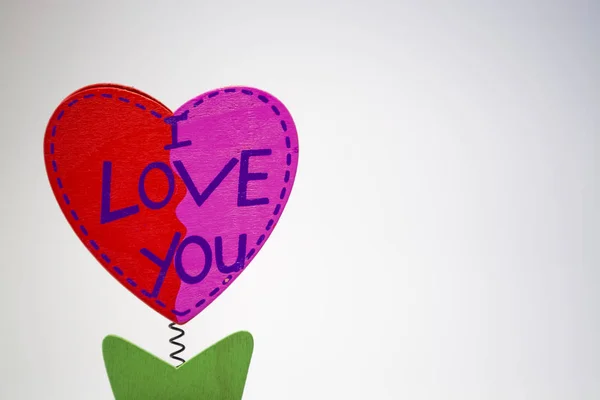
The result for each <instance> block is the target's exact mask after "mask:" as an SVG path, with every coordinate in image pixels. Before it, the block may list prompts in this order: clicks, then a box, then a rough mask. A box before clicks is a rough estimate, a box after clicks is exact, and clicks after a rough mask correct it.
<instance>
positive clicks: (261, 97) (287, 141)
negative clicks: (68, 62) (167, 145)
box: [50, 88, 292, 317]
mask: <svg viewBox="0 0 600 400" xmlns="http://www.w3.org/2000/svg"><path fill="white" fill-rule="evenodd" d="M223 92H224V93H235V92H236V89H234V88H227V89H225V90H223ZM219 93H220V92H219V91H215V92H212V93H210V94H208V98H214V97H216V96H217V95H218V94H219ZM240 93H243V94H245V95H248V96H252V95H253V94H254V93H253V92H252V91H250V90H248V89H242V90H241V91H240ZM101 96H102V97H105V98H112V97H113V96H112V95H111V94H108V93H104V94H102V95H101ZM92 97H94V94H91V93H90V94H87V95H85V96H83V98H84V99H89V98H92ZM257 98H258V99H259V100H260V101H262V102H263V103H265V104H266V103H268V102H269V99H268V98H267V97H265V96H264V95H258V96H257ZM118 100H119V101H121V102H123V103H129V102H130V101H129V99H127V98H124V97H119V98H118ZM77 102H78V100H77V99H75V100H73V101H71V102H70V103H69V104H68V106H69V107H71V106H73V105H75V104H76V103H77ZM203 102H204V100H203V99H199V100H198V101H196V102H195V103H194V104H193V106H194V107H197V106H199V105H200V104H202V103H203ZM135 106H136V107H137V108H139V109H141V110H146V107H145V106H143V105H142V104H139V103H136V104H135ZM271 110H272V111H273V113H275V115H277V116H279V115H280V114H281V113H280V111H279V109H278V108H277V107H276V106H274V105H273V106H271ZM64 112H65V110H62V111H61V112H60V113H59V114H58V116H57V118H56V119H57V120H58V121H60V119H61V118H62V116H63V115H64ZM150 114H151V115H153V116H154V117H156V118H159V119H162V115H161V114H159V113H158V112H156V111H153V110H151V111H150ZM280 124H281V128H282V129H283V131H284V132H287V124H286V122H285V121H284V120H280ZM55 136H56V125H55V126H53V127H52V137H55ZM285 145H286V147H287V148H288V149H289V148H290V147H291V143H290V137H289V136H286V137H285ZM50 146H51V147H50V149H51V151H50V153H51V154H54V143H51V144H50ZM291 157H292V155H291V154H289V153H288V154H287V155H286V164H287V165H288V166H289V165H291ZM52 168H53V169H54V172H57V170H58V166H57V164H56V161H55V160H52ZM289 178H290V171H289V170H288V171H285V177H284V182H285V183H286V184H287V183H288V181H289ZM56 181H57V183H58V187H59V188H60V189H63V185H62V181H61V180H60V178H59V177H57V178H56ZM285 193H286V187H285V186H284V187H283V188H282V189H281V193H280V195H279V198H280V199H282V200H283V198H284V197H285ZM63 198H64V199H65V202H66V203H67V205H69V204H70V201H69V198H68V197H67V195H66V194H63ZM280 210H281V204H277V205H276V206H275V210H274V211H273V215H277V214H279V211H280ZM71 215H72V216H73V218H74V219H75V220H79V217H78V216H77V213H76V212H75V210H71ZM274 223H275V221H274V220H273V219H271V220H269V222H268V223H267V226H266V227H265V230H266V231H269V230H270V229H271V228H272V227H273V224H274ZM79 229H81V232H83V234H84V235H85V236H88V231H87V229H86V228H85V226H83V225H80V226H79ZM265 238H266V236H265V235H264V234H262V235H261V236H260V237H259V238H258V240H257V241H256V245H257V246H260V244H261V243H263V242H264V240H265ZM89 243H90V245H91V246H92V247H93V248H94V249H95V250H96V251H98V250H99V249H100V246H98V244H97V243H96V242H95V241H94V240H90V241H89ZM255 253H256V249H254V248H252V249H250V251H249V252H248V254H247V256H246V259H248V260H250V258H251V257H252V256H253V255H254V254H255ZM101 257H102V258H103V259H104V260H105V261H106V262H107V263H110V258H109V257H108V256H107V255H106V254H104V253H102V254H101ZM112 269H113V270H114V271H115V272H116V273H117V274H118V275H121V276H123V271H122V270H121V268H119V267H117V266H116V265H115V266H113V267H112ZM231 279H232V276H231V275H228V276H227V278H225V279H224V280H223V282H222V284H223V285H226V284H228V283H229V282H230V280H231ZM126 282H127V283H128V284H130V285H131V286H133V287H137V283H136V282H135V281H134V280H133V279H131V278H127V279H126ZM219 290H220V288H219V287H216V288H214V289H213V290H212V291H211V292H210V293H209V296H211V297H213V296H214V295H215V294H217V293H218V292H219ZM144 292H146V293H147V291H145V290H142V293H144ZM155 302H156V304H158V305H159V306H160V307H163V308H164V307H166V304H165V303H163V302H162V301H160V300H159V299H155ZM204 303H206V299H201V300H200V301H198V302H197V303H196V308H198V307H201V306H202V305H203V304H204ZM170 311H171V312H172V313H173V314H175V315H177V316H180V317H183V316H185V315H187V314H188V313H190V311H191V309H187V310H184V311H178V310H175V309H173V310H170Z"/></svg>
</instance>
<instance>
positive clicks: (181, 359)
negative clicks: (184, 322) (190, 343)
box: [169, 322, 185, 365]
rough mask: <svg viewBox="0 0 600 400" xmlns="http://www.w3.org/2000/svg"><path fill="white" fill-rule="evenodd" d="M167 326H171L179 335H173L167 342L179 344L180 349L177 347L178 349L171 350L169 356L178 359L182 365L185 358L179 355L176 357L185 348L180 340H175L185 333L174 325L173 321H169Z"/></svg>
mask: <svg viewBox="0 0 600 400" xmlns="http://www.w3.org/2000/svg"><path fill="white" fill-rule="evenodd" d="M169 328H171V329H172V330H174V331H177V332H179V335H177V336H174V337H172V338H171V339H169V343H172V344H174V345H175V346H179V347H180V349H178V350H176V351H174V352H172V353H171V354H169V357H171V358H172V359H173V360H177V361H179V362H180V363H181V364H179V365H182V364H183V363H184V362H185V360H184V359H183V358H181V357H178V356H177V354H179V353H181V352H183V351H184V350H185V346H184V345H183V344H182V343H180V342H176V340H177V339H179V338H181V337H183V335H185V332H184V331H183V329H181V328H179V327H177V326H175V323H173V322H171V323H170V324H169Z"/></svg>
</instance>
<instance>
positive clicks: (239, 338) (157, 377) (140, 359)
mask: <svg viewBox="0 0 600 400" xmlns="http://www.w3.org/2000/svg"><path fill="white" fill-rule="evenodd" d="M253 348H254V341H253V339H252V335H251V334H250V333H248V332H238V333H234V334H233V335H231V336H228V337H226V338H225V339H223V340H221V341H220V342H218V343H216V344H214V345H213V346H211V347H209V348H208V349H206V350H204V351H203V352H202V353H200V354H198V355H197V356H195V357H194V358H192V359H190V360H189V361H187V362H185V363H184V364H183V365H181V366H179V367H173V366H172V365H170V364H168V363H166V362H164V361H163V360H161V359H159V358H157V357H156V356H154V355H152V354H150V353H148V352H147V351H145V350H143V349H140V348H139V347H137V346H135V345H134V344H132V343H129V342H127V341H126V340H124V339H121V338H119V337H117V336H107V337H106V338H105V339H104V341H103V343H102V352H103V354H104V364H105V366H106V371H107V373H108V379H109V380H110V385H111V387H112V390H113V394H114V395H115V399H116V400H138V399H139V400H151V399H157V400H170V399H173V400H187V399H193V400H240V399H241V398H242V394H243V392H244V385H245V383H246V376H247V375H248V368H249V367H250V359H251V358H252V351H253Z"/></svg>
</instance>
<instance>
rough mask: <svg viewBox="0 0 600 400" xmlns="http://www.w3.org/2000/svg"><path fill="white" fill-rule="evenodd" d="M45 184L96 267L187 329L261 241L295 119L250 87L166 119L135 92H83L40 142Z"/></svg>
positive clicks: (293, 151)
mask: <svg viewBox="0 0 600 400" xmlns="http://www.w3.org/2000/svg"><path fill="white" fill-rule="evenodd" d="M44 155H45V162H46V170H47V173H48V178H49V180H50V185H51V186H52V190H53V192H54V195H55V196H56V199H57V201H58V203H59V205H60V208H61V210H62V211H63V213H64V215H65V217H66V218H67V220H68V222H69V224H70V225H71V227H72V228H73V230H74V231H75V233H76V234H77V236H78V237H79V239H80V240H81V241H82V242H83V244H84V245H85V246H86V247H87V248H88V250H89V251H90V252H91V253H92V254H93V255H94V256H95V257H96V259H97V260H98V261H99V262H100V263H101V265H102V266H103V267H104V268H105V269H106V270H107V271H108V272H109V273H110V274H111V275H112V276H113V277H114V278H115V279H117V280H118V281H119V282H120V283H121V284H122V285H123V286H124V287H126V288H127V289H128V290H129V291H131V292H132V293H133V294H134V295H135V296H137V297H138V298H139V299H141V300H142V301H143V302H144V303H146V304H147V305H148V306H150V307H151V308H153V309H154V310H156V311H157V312H159V313H160V314H162V315H163V316H165V317H166V318H168V319H169V320H171V321H173V322H176V323H179V324H185V323H186V322H188V321H190V320H191V319H192V318H194V317H195V316H196V315H198V314H199V313H200V312H201V311H202V310H204V309H205V308H206V307H207V306H208V305H209V304H211V303H212V301H214V300H215V299H216V298H217V297H218V296H219V295H221V294H222V293H223V292H224V291H225V290H226V289H227V288H228V287H229V286H230V285H231V283H232V282H233V281H235V279H236V278H237V277H238V276H239V275H240V274H241V273H242V271H244V270H245V268H246V267H247V266H248V264H249V263H250V262H251V261H252V260H253V258H254V257H256V254H258V252H259V251H260V250H261V248H262V247H263V246H264V244H265V242H266V241H267V239H268V238H269V236H270V234H271V233H272V232H273V229H274V228H275V226H276V225H277V222H278V220H279V218H280V217H281V214H282V212H283V210H284V209H285V205H286V202H287V200H288V198H289V196H290V192H291V189H292V186H293V184H294V178H295V176H296V168H297V165H298V137H297V133H296V127H295V125H294V122H293V120H292V117H291V115H290V113H289V112H288V110H287V109H286V108H285V106H284V105H283V104H282V103H281V102H280V101H279V100H277V99H276V98H275V97H273V96H272V95H270V94H268V93H266V92H264V91H261V90H258V89H255V88H250V87H227V88H221V89H217V90H213V91H210V92H207V93H204V94H202V95H200V96H198V97H196V98H194V99H192V100H190V101H188V102H187V103H185V104H184V105H183V106H181V107H180V108H179V109H178V110H177V111H175V112H171V111H170V110H169V109H168V108H167V107H166V106H165V105H163V104H161V103H160V102H159V101H158V100H156V99H153V98H152V97H150V96H148V95H146V94H144V93H142V92H140V91H139V90H136V89H133V88H129V87H125V86H120V85H114V84H99V85H92V86H87V87H84V88H83V89H80V90H78V91H76V92H75V93H73V94H71V95H70V96H69V97H67V98H66V99H65V100H64V101H63V102H62V103H61V104H60V105H59V106H58V108H57V109H56V111H55V112H54V114H53V115H52V118H51V119H50V122H49V123H48V127H47V130H46V135H45V139H44Z"/></svg>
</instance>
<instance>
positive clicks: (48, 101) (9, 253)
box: [0, 0, 600, 400]
mask: <svg viewBox="0 0 600 400" xmlns="http://www.w3.org/2000/svg"><path fill="white" fill-rule="evenodd" d="M599 23H600V5H599V3H597V2H594V1H587V2H583V1H562V2H558V1H539V2H535V1H528V2H523V1H502V2H491V1H472V2H467V1H454V2H447V1H440V2H425V1H414V2H405V1H398V0H396V1H384V0H371V1H339V2H325V1H307V0H303V1H293V2H291V1H274V0H273V1H243V0H237V1H194V2H184V1H173V2H148V1H145V2H131V1H109V2H89V1H77V2H76V1H73V2H61V1H55V2H50V1H48V2H46V1H37V2H31V1H29V2H28V1H16V0H15V1H10V2H9V1H3V2H2V5H1V8H0V32H1V36H0V51H1V52H0V88H1V97H0V101H1V103H0V115H1V121H2V129H1V130H0V135H1V136H0V137H1V142H0V155H1V157H0V178H1V186H0V190H1V196H0V206H1V209H0V218H1V219H0V221H1V228H0V234H1V240H0V246H1V248H0V250H1V253H0V254H1V255H2V259H1V262H0V268H1V270H2V274H1V276H0V290H1V291H0V301H1V304H2V318H1V320H0V321H1V322H0V327H1V330H0V339H1V340H0V355H1V357H0V383H1V384H0V398H2V399H11V400H12V399H61V400H66V399H110V398H112V394H111V390H110V385H109V382H108V379H107V376H106V373H105V371H104V364H103V360H102V353H101V342H102V339H103V338H104V336H106V335H108V334H117V335H120V336H122V337H124V338H126V339H128V340H130V341H132V342H134V343H136V344H138V345H140V346H141V347H143V348H145V349H147V350H148V351H150V352H152V353H153V354H156V355H158V356H160V357H162V358H164V359H167V357H168V354H169V353H170V352H171V351H173V350H174V349H175V348H174V347H172V346H171V345H170V344H169V343H168V338H169V337H170V336H172V335H171V331H170V330H169V329H168V328H167V320H166V319H164V318H163V317H162V316H160V315H158V314H157V313H156V312H154V311H152V310H150V309H149V308H147V307H146V306H144V305H143V304H142V303H141V302H140V301H139V300H137V299H135V298H134V296H133V295H131V294H130V293H128V292H127V291H126V290H124V289H123V288H122V287H121V285H120V284H118V283H117V282H116V281H114V280H113V278H111V277H110V276H109V274H108V273H106V271H104V270H103V268H101V267H100V265H99V264H98V263H97V262H96V261H95V260H94V259H93V257H92V256H91V255H90V254H88V252H87V250H86V249H85V248H84V246H83V245H82V244H81V243H80V242H79V240H78V239H77V238H76V236H75V234H74V233H73V232H72V231H71V229H70V227H69V226H68V224H67V222H66V220H65V219H64V217H63V216H62V214H61V212H60V210H59V208H58V206H57V204H56V202H55V200H54V197H53V195H52V192H51V190H50V186H49V184H48V182H47V178H46V172H45V169H44V164H43V151H42V141H43V134H44V130H45V127H46V123H47V121H48V118H49V117H50V115H51V113H52V112H53V111H54V109H55V107H56V106H57V105H58V104H59V103H60V102H61V101H62V100H63V98H64V97H66V96H67V95H68V94H70V93H71V92H73V91H75V90H76V89H78V88H80V87H82V86H85V85H88V84H92V83H97V82H116V83H121V84H125V85H131V86H135V87H137V88H139V89H141V90H143V91H145V92H146V93H149V94H151V95H152V96H154V97H156V98H158V99H160V100H161V101H162V102H164V103H165V104H166V105H168V106H169V107H170V108H171V109H176V108H177V107H178V106H179V105H180V104H182V103H183V102H185V101H187V100H188V99H190V98H192V97H194V96H196V95H198V94H201V93H203V92H206V91H208V90H210V89H213V88H217V87H221V86H226V85H249V86H254V87H258V88H261V89H264V90H266V91H268V92H270V93H272V94H273V95H275V96H276V97H278V98H279V99H281V100H282V101H283V102H284V103H285V104H286V106H287V107H288V108H289V110H290V111H291V112H292V115H293V117H294V119H295V122H296V125H297V128H298V131H299V137H300V164H299V169H298V176H297V180H296V184H295V187H294V190H293V193H292V196H291V199H290V201H289V203H288V206H287V209H286V211H285V213H284V215H283V217H282V219H281V220H280V222H279V224H278V226H277V229H276V230H275V232H274V234H273V235H272V237H271V239H270V240H269V241H268V243H267V245H266V246H265V247H264V248H263V250H262V252H261V253H260V254H259V255H258V256H257V257H256V259H255V260H254V262H253V263H252V264H251V266H250V267H249V268H248V270H247V271H246V272H245V273H244V274H243V275H242V276H241V278H240V279H238V280H237V281H236V283H235V285H234V286H232V287H231V288H230V289H229V290H228V291H227V292H226V293H225V294H223V295H222V296H221V297H220V298H219V299H218V300H217V301H216V302H215V303H213V304H212V305H211V306H210V307H209V308H208V309H207V310H206V311H205V312H203V313H202V314H200V315H199V316H198V317H197V318H196V319H194V320H193V321H192V322H191V323H189V324H188V325H186V331H187V335H186V336H185V340H184V343H185V344H186V346H187V347H188V350H187V351H186V353H185V355H186V356H187V357H188V358H189V357H191V356H193V355H194V354H196V353H198V352H200V351H201V350H203V349H204V348H206V347H208V346H210V345H211V344H213V343H214V342H216V341H218V340H220V339H221V338H223V337H225V336H227V335H228V334H231V333H233V332H235V331H238V330H248V331H250V332H251V333H252V334H253V335H254V338H255V353H254V357H253V360H252V364H251V368H250V373H249V376H248V381H247V386H246V392H245V395H244V400H269V399H272V400H281V399H286V400H287V399H289V400H307V399H319V400H320V399H323V400H328V399H343V400H364V399H378V400H379V399H394V400H396V399H411V400H415V399H457V400H458V399H460V400H466V399H478V400H479V399H544V400H552V399H598V398H600V344H599V343H598V338H599V337H600V307H599V304H600V303H599V300H600V295H599V294H598V289H600V272H599V268H598V267H599V261H600V248H599V247H598V242H599V239H600V231H599V228H598V225H599V223H600V213H599V212H598V203H599V200H600V187H599V184H598V164H597V161H596V158H597V157H598V155H599V147H598V144H599V142H600V140H599V137H598V136H599V134H600V133H599V132H598V129H599V122H600V107H599V106H600V90H599V89H600V84H599V82H600V80H599V79H598V68H599V67H600V65H599V64H600V63H599V54H600V53H599V51H600V44H599V39H598V38H599V37H600V28H598V26H600V25H599Z"/></svg>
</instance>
